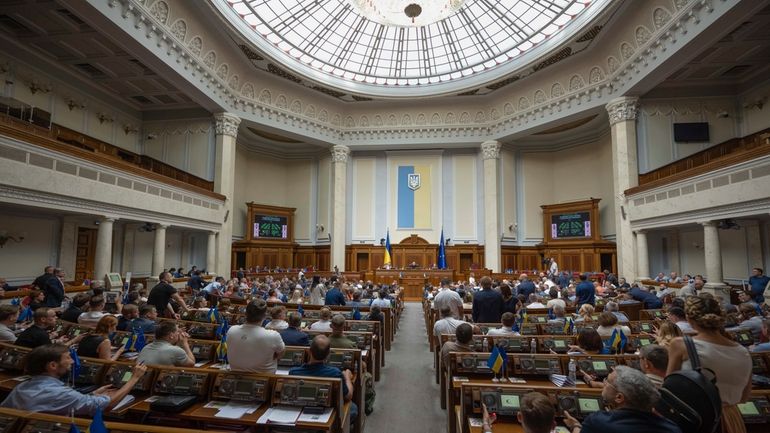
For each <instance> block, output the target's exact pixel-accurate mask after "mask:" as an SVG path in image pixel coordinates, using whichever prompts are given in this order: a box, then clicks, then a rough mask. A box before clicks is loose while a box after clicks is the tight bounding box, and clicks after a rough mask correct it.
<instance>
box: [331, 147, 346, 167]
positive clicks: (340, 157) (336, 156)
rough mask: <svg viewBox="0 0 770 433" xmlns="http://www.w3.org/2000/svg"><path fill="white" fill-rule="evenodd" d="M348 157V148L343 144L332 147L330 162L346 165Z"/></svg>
mask: <svg viewBox="0 0 770 433" xmlns="http://www.w3.org/2000/svg"><path fill="white" fill-rule="evenodd" d="M349 156H350V148H349V147H347V146H345V145H344V144H337V145H334V146H332V162H339V163H342V164H347V162H348V157H349Z"/></svg>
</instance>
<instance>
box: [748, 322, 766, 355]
mask: <svg viewBox="0 0 770 433" xmlns="http://www.w3.org/2000/svg"><path fill="white" fill-rule="evenodd" d="M768 337H770V319H765V320H763V321H762V339H763V340H765V341H767V339H768ZM755 341H756V340H755ZM749 350H750V351H752V352H770V343H757V344H753V345H752V346H751V347H749Z"/></svg>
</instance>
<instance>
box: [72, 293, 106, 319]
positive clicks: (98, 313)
mask: <svg viewBox="0 0 770 433" xmlns="http://www.w3.org/2000/svg"><path fill="white" fill-rule="evenodd" d="M105 306H106V303H105V301H104V296H102V295H96V296H93V297H91V300H90V301H88V311H87V312H85V313H83V314H81V315H80V316H78V323H79V324H81V325H87V326H96V324H97V323H98V322H99V319H101V318H102V316H104V314H105V313H104V307H105Z"/></svg>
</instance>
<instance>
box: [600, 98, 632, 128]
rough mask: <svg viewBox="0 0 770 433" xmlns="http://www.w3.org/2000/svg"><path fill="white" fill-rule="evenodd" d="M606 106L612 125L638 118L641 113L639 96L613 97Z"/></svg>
mask: <svg viewBox="0 0 770 433" xmlns="http://www.w3.org/2000/svg"><path fill="white" fill-rule="evenodd" d="M606 108H607V114H609V116H610V125H614V124H616V123H618V122H623V121H626V120H636V116H637V115H638V114H639V98H636V97H628V96H624V97H621V98H617V99H613V100H612V101H610V103H609V104H607V106H606Z"/></svg>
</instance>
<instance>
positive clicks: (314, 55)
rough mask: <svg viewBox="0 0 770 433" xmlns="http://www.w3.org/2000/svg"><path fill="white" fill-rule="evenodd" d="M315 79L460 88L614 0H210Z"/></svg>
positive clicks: (552, 43) (568, 31)
mask: <svg viewBox="0 0 770 433" xmlns="http://www.w3.org/2000/svg"><path fill="white" fill-rule="evenodd" d="M211 1H212V3H213V4H214V5H215V6H216V7H217V9H218V10H219V11H220V12H221V13H222V14H223V15H224V16H225V17H226V18H227V19H228V20H230V22H231V23H232V24H234V25H235V27H236V28H237V29H238V30H239V31H240V32H241V33H242V34H243V35H244V36H245V37H246V38H247V39H249V40H251V41H252V42H253V43H254V44H255V46H256V47H257V48H258V49H260V50H261V51H263V52H264V53H265V54H267V55H268V56H270V57H272V58H273V59H274V60H276V61H278V62H280V63H281V64H282V65H284V66H285V67H287V68H289V69H291V70H293V71H294V72H296V73H298V74H300V75H302V76H304V77H306V78H309V79H311V80H314V81H317V82H321V83H324V84H327V85H332V86H335V87H337V88H340V89H342V90H346V91H350V92H352V93H361V94H368V95H373V96H383V97H399V96H427V95H438V94H445V93H450V92H456V91H462V90H463V89H468V88H471V87H473V86H478V85H480V84H485V83H489V82H491V81H492V80H495V79H497V78H500V77H502V76H505V75H507V74H510V73H512V72H514V71H515V70H516V69H517V68H521V67H523V66H526V65H527V64H529V63H531V62H534V61H535V60H537V59H539V58H541V57H542V56H544V55H546V54H548V53H549V52H550V50H552V49H554V48H556V47H557V46H558V45H559V44H561V43H563V42H566V41H568V40H569V38H570V37H572V36H573V35H574V34H575V33H576V32H579V31H580V30H581V29H582V28H583V27H585V26H586V25H588V24H589V23H590V22H591V21H592V20H593V19H594V18H596V16H597V15H598V14H599V13H600V12H601V11H602V10H604V8H605V7H607V6H608V5H609V4H610V3H611V0H425V1H421V0H406V1H403V0H211Z"/></svg>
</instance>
